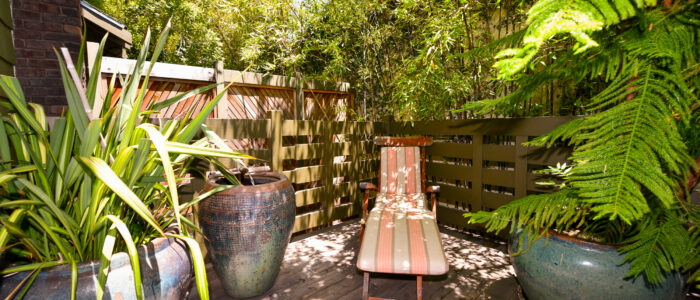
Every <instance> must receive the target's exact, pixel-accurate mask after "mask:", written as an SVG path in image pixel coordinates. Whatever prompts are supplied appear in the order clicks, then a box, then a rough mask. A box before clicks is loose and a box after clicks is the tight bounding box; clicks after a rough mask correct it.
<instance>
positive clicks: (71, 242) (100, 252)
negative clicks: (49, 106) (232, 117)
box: [0, 23, 246, 299]
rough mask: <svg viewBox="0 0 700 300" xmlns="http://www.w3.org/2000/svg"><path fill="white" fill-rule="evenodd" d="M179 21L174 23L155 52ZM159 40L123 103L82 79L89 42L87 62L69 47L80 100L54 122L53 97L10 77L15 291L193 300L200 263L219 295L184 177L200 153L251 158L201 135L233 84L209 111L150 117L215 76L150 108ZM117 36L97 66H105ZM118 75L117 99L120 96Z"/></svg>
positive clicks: (9, 216) (3, 172)
mask: <svg viewBox="0 0 700 300" xmlns="http://www.w3.org/2000/svg"><path fill="white" fill-rule="evenodd" d="M169 29H170V23H168V25H167V26H166V27H165V28H164V30H163V32H162V34H161V35H160V37H159V38H158V41H157V43H156V45H155V47H154V50H153V56H152V57H151V62H155V61H157V59H158V55H159V54H160V52H161V50H162V49H163V45H164V44H165V40H166V37H167V34H168V31H169ZM149 38H150V32H148V33H147V34H146V38H145V42H144V44H143V48H142V50H141V52H140V54H139V57H138V59H137V61H136V64H135V67H134V70H133V73H132V74H131V75H130V76H128V77H127V78H119V80H120V81H121V87H122V90H121V91H122V92H121V93H120V94H119V96H118V99H117V101H116V103H113V104H111V103H109V102H108V101H107V102H106V103H105V100H104V99H98V98H97V97H96V95H97V85H98V84H99V82H98V76H94V75H93V76H90V77H89V78H87V80H86V84H85V87H84V86H83V82H82V81H81V80H80V79H79V78H80V76H79V75H80V74H82V71H83V70H82V66H83V58H84V55H83V54H84V43H83V47H82V48H81V51H80V54H79V57H78V61H77V64H76V65H73V64H72V63H71V61H70V60H71V58H70V55H69V54H68V51H67V50H66V49H65V48H64V49H62V52H63V53H62V54H63V55H58V54H59V53H58V52H57V55H58V56H59V64H60V69H61V72H62V78H63V83H64V87H65V90H66V98H67V101H68V107H69V109H68V111H67V113H66V114H65V117H64V118H61V119H58V120H56V121H55V123H54V124H53V126H52V128H51V129H50V130H49V129H48V124H47V119H46V117H45V116H44V112H43V109H42V107H41V106H39V105H36V104H33V103H27V102H26V101H25V99H24V96H23V93H22V90H21V87H20V86H19V83H18V81H17V79H15V78H12V77H7V76H2V77H0V88H2V90H3V91H4V93H5V94H6V95H7V98H8V100H0V109H1V110H2V111H3V113H2V117H0V222H2V227H0V249H2V261H3V265H4V269H3V270H2V271H1V272H2V274H3V276H4V277H5V278H3V280H2V283H1V286H0V294H2V297H3V298H5V299H7V298H13V297H17V298H21V297H24V298H30V299H39V298H48V299H66V298H68V297H70V298H71V299H74V298H76V297H78V298H93V297H95V298H97V299H102V298H103V296H104V297H108V298H119V299H121V298H128V299H134V298H136V299H141V298H146V299H156V298H157V299H161V298H163V299H181V298H184V296H185V295H186V292H187V291H188V290H189V284H188V283H191V277H192V273H193V272H194V275H195V278H196V285H197V289H198V291H199V295H200V297H201V298H203V299H207V298H208V288H207V279H206V272H205V269H204V261H203V257H202V254H201V252H200V249H199V246H198V244H197V242H195V240H194V239H192V238H191V237H190V232H191V231H192V230H195V231H196V230H197V229H196V227H195V226H194V224H192V223H191V222H190V221H189V220H188V219H187V218H184V217H183V211H184V210H186V209H187V208H189V207H190V206H191V205H193V204H194V203H196V202H197V201H199V200H201V198H202V197H200V198H197V199H194V200H193V201H192V202H189V203H182V202H181V201H180V199H179V196H178V185H179V184H180V183H181V182H182V181H183V179H184V176H185V174H186V173H187V172H188V171H189V165H190V163H191V162H192V160H193V158H195V157H197V158H201V159H205V160H211V161H213V162H214V163H216V159H217V158H223V157H225V158H233V159H238V158H243V157H246V156H244V155H242V154H239V153H236V152H231V151H224V150H220V149H217V148H215V147H212V146H210V145H209V142H208V140H207V139H201V140H198V141H194V142H193V141H192V140H193V138H194V137H195V134H196V133H197V132H198V131H199V130H200V126H201V125H202V124H203V122H204V120H205V119H206V118H207V117H208V116H209V114H210V113H211V111H212V110H213V108H214V107H215V106H216V103H217V102H218V101H219V99H221V98H222V94H219V95H217V96H216V97H215V98H214V99H213V100H212V101H211V102H210V103H208V104H207V105H206V106H205V107H204V108H203V109H202V111H201V112H200V113H199V114H197V115H192V113H191V112H190V114H188V118H186V119H184V120H170V121H167V122H164V123H163V124H162V125H161V126H158V125H155V124H151V123H149V116H150V114H152V113H153V112H157V111H158V110H159V109H162V108H164V107H167V106H168V105H173V104H175V103H178V102H179V101H181V100H184V99H187V98H189V97H191V96H193V95H195V94H197V93H202V92H206V91H208V90H210V89H212V88H213V87H214V86H215V85H212V86H208V87H203V88H199V89H196V90H193V91H190V92H188V93H184V94H181V95H178V96H176V97H174V98H171V99H167V100H165V101H162V102H159V103H150V104H148V107H147V109H146V110H144V111H141V110H140V108H141V107H142V104H143V101H144V96H145V90H146V87H147V84H148V74H149V73H150V70H151V68H152V67H153V65H154V63H151V64H150V67H149V68H148V69H147V70H145V61H146V55H147V53H148V49H149ZM105 41H106V36H105V38H104V39H103V40H102V43H101V44H100V47H99V51H98V55H97V58H96V63H95V66H94V68H93V69H92V70H91V72H90V74H99V72H100V62H101V58H102V55H101V53H102V49H103V47H104V43H105ZM142 74H145V75H144V76H143V77H142ZM117 77H118V76H117V75H116V74H115V75H114V76H113V77H112V80H111V83H110V88H109V91H108V93H107V96H106V97H105V99H112V96H113V95H114V91H115V89H114V85H115V81H116V80H117ZM141 82H143V83H141ZM210 134H211V133H210ZM225 188H226V187H222V188H221V189H225ZM204 196H206V195H203V197H204ZM119 251H124V252H121V253H116V252H119ZM190 260H191V261H190Z"/></svg>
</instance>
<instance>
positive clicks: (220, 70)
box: [214, 60, 228, 119]
mask: <svg viewBox="0 0 700 300" xmlns="http://www.w3.org/2000/svg"><path fill="white" fill-rule="evenodd" d="M214 80H216V83H218V85H217V86H216V94H217V95H218V94H220V93H221V92H223V93H224V96H223V97H222V99H221V100H219V103H217V104H216V110H215V111H214V117H215V118H220V119H223V118H226V117H227V113H226V107H227V106H228V104H227V103H226V102H227V101H228V90H225V89H224V88H225V87H226V85H225V83H224V62H223V61H220V60H217V61H216V63H214Z"/></svg>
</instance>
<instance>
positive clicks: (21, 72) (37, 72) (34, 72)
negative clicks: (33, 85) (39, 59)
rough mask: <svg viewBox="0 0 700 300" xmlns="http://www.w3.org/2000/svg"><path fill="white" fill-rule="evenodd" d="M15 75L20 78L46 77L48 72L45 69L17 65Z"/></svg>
mask: <svg viewBox="0 0 700 300" xmlns="http://www.w3.org/2000/svg"><path fill="white" fill-rule="evenodd" d="M15 75H16V76H17V77H18V78H22V77H44V76H45V75H46V72H45V71H44V70H43V69H35V68H26V67H22V68H20V67H15Z"/></svg>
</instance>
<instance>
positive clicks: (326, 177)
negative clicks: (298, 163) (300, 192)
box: [320, 121, 336, 225]
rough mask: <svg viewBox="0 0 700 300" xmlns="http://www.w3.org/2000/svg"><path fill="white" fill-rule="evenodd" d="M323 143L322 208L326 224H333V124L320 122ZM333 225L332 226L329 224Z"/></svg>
mask: <svg viewBox="0 0 700 300" xmlns="http://www.w3.org/2000/svg"><path fill="white" fill-rule="evenodd" d="M320 123H321V143H323V144H324V145H325V147H323V152H322V154H321V155H322V158H321V159H322V162H323V168H322V169H321V170H322V171H321V184H322V185H323V193H321V194H322V195H323V196H322V197H323V199H321V208H322V209H323V211H324V217H323V220H324V223H331V220H332V219H333V210H334V208H335V194H336V193H335V187H334V185H333V146H334V144H333V129H334V128H333V122H331V121H320ZM329 225H332V224H329Z"/></svg>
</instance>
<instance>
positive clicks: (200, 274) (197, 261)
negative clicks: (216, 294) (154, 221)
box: [168, 234, 209, 300]
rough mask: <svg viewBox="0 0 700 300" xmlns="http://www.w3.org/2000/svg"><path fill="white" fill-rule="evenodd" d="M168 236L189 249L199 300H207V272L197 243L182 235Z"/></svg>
mask: <svg viewBox="0 0 700 300" xmlns="http://www.w3.org/2000/svg"><path fill="white" fill-rule="evenodd" d="M168 236H169V237H174V238H178V239H180V240H183V241H185V243H187V246H188V247H189V248H190V254H191V255H192V264H193V265H194V277H195V279H196V284H197V292H198V293H199V299H202V300H209V287H208V283H207V270H206V268H205V265H204V257H202V251H201V250H200V249H199V243H197V241H196V240H194V239H193V238H190V237H186V236H184V235H176V234H169V235H168Z"/></svg>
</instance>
